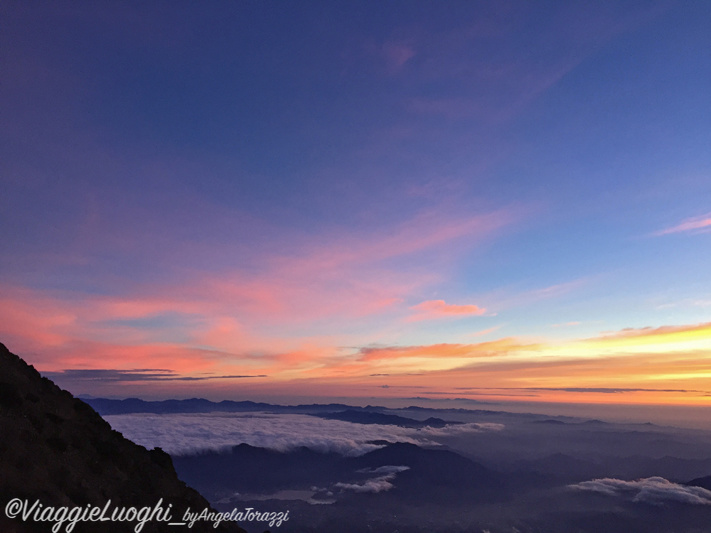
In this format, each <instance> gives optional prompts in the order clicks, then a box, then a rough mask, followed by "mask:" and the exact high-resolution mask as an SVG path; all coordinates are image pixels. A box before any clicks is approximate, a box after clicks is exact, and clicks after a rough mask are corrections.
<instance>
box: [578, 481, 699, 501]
mask: <svg viewBox="0 0 711 533" xmlns="http://www.w3.org/2000/svg"><path fill="white" fill-rule="evenodd" d="M570 488H572V489H575V490H583V491H592V492H599V493H602V494H607V495H609V496H620V497H622V498H625V499H629V500H632V501H633V502H637V503H648V504H652V505H663V504H664V503H666V502H679V503H688V504H692V505H711V491H709V490H706V489H704V488H702V487H690V486H687V485H680V484H678V483H672V482H671V481H669V480H667V479H664V478H663V477H649V478H644V479H638V480H636V481H625V480H622V479H615V478H603V479H593V480H592V481H584V482H582V483H577V484H575V485H570Z"/></svg>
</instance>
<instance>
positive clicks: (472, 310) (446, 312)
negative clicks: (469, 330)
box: [410, 300, 486, 320]
mask: <svg viewBox="0 0 711 533" xmlns="http://www.w3.org/2000/svg"><path fill="white" fill-rule="evenodd" d="M410 309H413V310H414V311H418V313H417V314H415V315H413V316H412V317H410V320H425V319H428V318H441V317H449V316H481V315H483V314H485V313H486V309H484V308H483V307H479V306H478V305H453V304H447V303H446V302H445V301H444V300H428V301H426V302H422V303H420V304H417V305H415V306H412V307H410Z"/></svg>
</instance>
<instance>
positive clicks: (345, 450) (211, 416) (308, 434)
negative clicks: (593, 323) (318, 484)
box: [104, 413, 503, 456]
mask: <svg viewBox="0 0 711 533" xmlns="http://www.w3.org/2000/svg"><path fill="white" fill-rule="evenodd" d="M104 418H105V419H106V421H107V422H109V424H111V427H113V428H114V429H115V430H117V431H120V432H121V433H123V434H124V436H125V437H126V438H128V439H130V440H132V441H133V442H136V443H138V444H140V445H142V446H145V447H147V448H154V447H160V448H162V449H163V450H165V451H166V452H168V453H170V454H173V455H188V454H192V453H198V452H201V451H206V450H226V449H228V448H230V447H232V446H236V445H238V444H242V443H245V444H249V445H251V446H258V447H262V448H270V449H273V450H278V451H282V452H286V451H290V450H293V449H295V448H298V447H301V446H305V447H307V448H310V449H312V450H315V451H318V452H322V453H328V452H334V453H339V454H341V455H347V456H356V455H362V454H364V453H367V452H369V451H373V450H375V449H378V448H381V447H382V444H381V443H377V442H376V441H388V442H408V443H411V444H418V445H429V446H432V445H437V444H438V443H437V442H436V441H435V440H433V439H434V438H436V437H444V436H448V435H454V434H461V433H479V432H483V431H496V430H500V429H502V427H503V426H501V425H500V424H476V423H468V424H453V425H449V426H445V427H443V428H430V427H425V428H422V429H414V428H405V427H400V426H393V425H381V424H354V423H352V422H344V421H341V420H328V419H322V418H319V417H314V416H309V415H299V414H269V413H249V414H246V413H199V414H193V413H186V414H147V413H136V414H125V415H106V416H105V417H104Z"/></svg>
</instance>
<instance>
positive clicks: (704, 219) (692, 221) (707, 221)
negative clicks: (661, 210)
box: [654, 213, 711, 236]
mask: <svg viewBox="0 0 711 533" xmlns="http://www.w3.org/2000/svg"><path fill="white" fill-rule="evenodd" d="M707 229H711V213H708V214H706V215H702V216H700V217H694V218H687V219H686V220H684V221H683V222H681V223H680V224H677V225H676V226H672V227H671V228H667V229H665V230H662V231H658V232H656V233H655V234H654V235H656V236H661V235H670V234H672V233H683V232H687V231H692V232H700V231H704V230H707Z"/></svg>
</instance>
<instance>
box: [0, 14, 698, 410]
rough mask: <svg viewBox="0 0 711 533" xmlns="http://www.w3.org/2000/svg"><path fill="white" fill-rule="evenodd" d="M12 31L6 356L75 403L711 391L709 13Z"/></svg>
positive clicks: (7, 49)
mask: <svg viewBox="0 0 711 533" xmlns="http://www.w3.org/2000/svg"><path fill="white" fill-rule="evenodd" d="M0 21H1V23H2V31H0V69H1V70H0V79H1V80H2V83H0V116H1V117H2V120H1V121H0V139H1V142H0V180H1V181H0V186H1V191H2V194H0V233H1V234H2V239H0V246H1V248H0V300H1V301H2V303H1V305H0V341H1V342H3V343H4V344H6V345H7V346H8V348H9V349H10V350H11V351H13V352H14V353H17V354H19V355H21V356H22V357H24V358H25V359H26V360H27V361H28V362H29V363H31V364H33V365H34V366H35V367H36V368H37V369H38V370H40V371H41V372H43V373H44V374H45V375H48V376H50V377H51V378H52V379H54V380H55V381H57V382H58V383H59V384H60V385H62V386H64V387H66V388H68V389H69V390H70V391H71V392H73V393H75V394H91V395H96V396H112V397H129V396H137V397H142V398H168V397H175V398H183V397H193V396H199V397H207V398H211V399H262V400H263V399H269V398H274V399H282V400H283V399H289V398H292V399H295V398H303V397H317V398H324V399H325V398H329V397H335V396H338V397H353V398H362V397H393V398H395V397H423V398H432V399H437V398H468V399H474V400H477V399H479V400H483V401H491V400H493V401H499V400H521V401H524V400H525V401H540V402H590V403H611V402H613V403H614V402H617V403H630V404H669V405H687V404H688V405H708V403H709V401H711V269H709V266H708V265H709V264H711V202H710V201H709V200H711V150H709V146H711V99H710V98H709V94H711V55H710V53H709V50H711V32H709V31H708V28H709V27H711V6H709V4H708V3H707V2H705V1H683V2H682V1H673V0H669V1H667V0H664V1H644V2H635V1H619V2H617V1H603V2H582V1H581V2H577V1H575V2H567V1H565V2H564V1H541V2H521V1H506V0H502V1H497V2H477V1H466V2H459V1H453V0H448V1H445V2H434V1H411V0H408V1H392V2H370V1H360V2H340V1H305V2H277V1H268V0H267V1H259V2H256V1H255V2H252V1H239V2H216V1H208V2H181V1H178V2H173V1H171V2H167V1H155V2H150V3H148V4H146V3H142V2H108V1H93V2H62V1H59V2H43V1H37V2H19V1H12V0H11V1H9V2H4V3H3V5H2V6H1V7H0Z"/></svg>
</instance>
